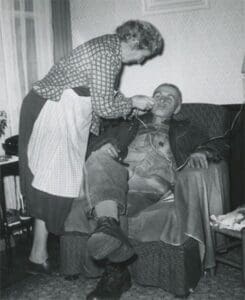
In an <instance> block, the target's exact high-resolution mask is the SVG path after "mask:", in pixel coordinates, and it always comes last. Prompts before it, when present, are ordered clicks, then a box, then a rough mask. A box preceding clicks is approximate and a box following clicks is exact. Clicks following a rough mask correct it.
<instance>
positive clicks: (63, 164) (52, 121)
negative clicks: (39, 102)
mask: <svg viewBox="0 0 245 300" xmlns="http://www.w3.org/2000/svg"><path fill="white" fill-rule="evenodd" d="M91 118H92V109H91V100H90V97H81V96H78V95H77V94H76V93H75V92H74V91H73V90H72V89H69V90H65V91H64V93H63V94H62V96H61V99H60V101H58V102H56V101H47V102H46V103H45V105H44V107H43V108H42V110H41V112H40V114H39V116H38V118H37V120H36V122H35V124H34V127H33V131H32V134H31V137H30V140H29V144H28V162H29V167H30V169H31V171H32V173H33V175H34V179H33V182H32V186H33V187H35V188H36V189H38V190H41V191H44V192H46V193H49V194H52V195H57V196H63V197H73V198H74V197H77V196H78V194H79V190H80V187H81V182H82V180H83V165H84V161H85V154H86V150H87V143H88V135H89V129H90V125H91Z"/></svg>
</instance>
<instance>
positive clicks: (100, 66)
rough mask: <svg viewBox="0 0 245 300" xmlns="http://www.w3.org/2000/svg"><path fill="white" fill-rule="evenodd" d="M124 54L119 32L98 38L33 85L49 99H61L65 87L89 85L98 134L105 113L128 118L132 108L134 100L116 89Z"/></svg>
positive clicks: (93, 121)
mask: <svg viewBox="0 0 245 300" xmlns="http://www.w3.org/2000/svg"><path fill="white" fill-rule="evenodd" d="M121 56H122V55H121V46H120V40H119V38H118V36H117V35H115V34H112V35H103V36H100V37H97V38H94V39H92V40H90V41H88V42H86V43H84V44H82V45H80V46H78V47H77V48H75V49H74V50H73V51H72V52H71V54H70V55H69V56H67V57H64V58H62V59H61V60H60V61H59V62H58V63H56V64H55V65H54V66H53V67H52V68H51V69H50V71H49V73H48V74H47V75H46V76H45V77H44V78H43V79H42V80H40V81H37V82H36V83H35V84H34V85H33V89H34V91H35V92H36V93H37V94H38V95H40V96H42V97H43V98H45V99H49V100H54V101H59V100H60V98H61V95H62V93H63V91H64V90H65V89H69V88H74V87H85V89H86V88H88V90H89V94H90V96H91V103H92V111H93V115H92V123H91V128H90V131H91V132H92V133H94V134H95V135H98V134H99V128H100V118H101V117H102V118H107V119H114V118H118V117H123V118H126V116H127V115H128V114H129V113H130V112H131V109H132V101H131V100H130V99H129V98H126V97H125V96H124V95H123V94H122V93H121V92H120V91H115V89H114V87H115V83H116V80H117V76H118V75H119V73H120V71H121V68H122V57H121Z"/></svg>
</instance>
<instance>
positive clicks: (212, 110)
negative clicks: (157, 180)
mask: <svg viewBox="0 0 245 300" xmlns="http://www.w3.org/2000/svg"><path fill="white" fill-rule="evenodd" d="M176 118H177V119H178V120H186V119H188V120H190V121H191V122H192V123H193V124H195V125H196V126H199V127H200V128H202V130H204V131H205V133H206V134H207V135H208V136H209V137H210V138H214V137H215V138H216V139H217V141H218V142H219V139H220V137H222V136H223V135H224V134H226V140H227V141H228V143H229V135H228V133H229V131H228V129H229V128H230V125H231V120H230V114H229V111H228V110H227V109H226V108H225V107H223V106H219V105H213V104H202V103H191V104H189V103H186V104H183V105H182V108H181V111H180V113H179V114H178V115H176ZM220 140H221V139H220ZM190 142H191V141H190ZM228 152H229V151H227V153H228ZM228 154H229V153H228ZM228 160H229V157H228V156H226V157H225V159H222V160H221V161H216V162H215V161H214V162H211V163H210V164H209V167H208V169H191V168H187V167H183V169H181V170H180V171H179V173H178V177H177V182H176V185H175V190H174V199H169V200H168V201H162V202H161V201H158V202H154V203H153V202H151V199H144V201H143V199H142V203H143V202H144V203H148V204H147V205H144V206H143V207H142V210H140V211H139V210H135V209H132V210H131V211H130V209H128V214H127V216H126V219H127V222H124V221H125V217H124V218H122V220H121V223H122V224H124V223H125V224H127V228H126V226H123V228H124V229H125V230H126V231H127V233H128V235H129V237H130V239H131V242H132V244H133V245H134V247H135V250H136V253H137V258H136V259H135V260H134V261H133V262H132V263H131V264H130V271H131V275H132V278H133V280H134V281H135V282H136V283H138V284H141V285H145V286H156V287H160V288H163V289H164V290H166V291H168V292H171V293H173V294H175V295H177V296H186V295H188V294H189V293H190V292H191V290H193V289H194V288H195V287H196V285H197V284H198V281H199V279H200V277H201V276H202V274H203V271H205V270H209V269H212V268H214V267H215V249H214V246H213V241H212V235H211V229H210V225H209V218H210V215H212V214H215V215H217V214H223V213H226V212H228V211H229V207H230V200H229V194H230V192H229V182H230V179H229V164H228ZM136 196H137V195H136ZM141 197H142V195H138V197H136V198H137V199H136V200H137V201H138V200H139V201H141ZM134 201H135V195H130V193H129V195H128V202H129V203H134ZM147 201H148V202H147ZM129 207H133V205H132V206H130V205H129ZM82 214H84V212H83V209H82V206H81V201H80V200H79V199H76V200H74V203H73V208H72V211H71V213H70V215H69V216H68V218H67V220H66V223H65V230H64V234H63V235H62V236H61V238H60V251H61V272H62V273H63V274H64V275H65V276H69V277H70V276H77V275H79V274H81V275H85V276H88V277H97V276H100V274H101V273H102V271H103V270H102V268H100V267H98V266H97V265H95V264H94V262H93V261H92V260H91V258H90V257H89V256H88V253H87V251H86V241H87V239H88V236H89V234H90V233H91V232H92V231H93V229H94V227H95V224H94V223H93V221H88V223H87V224H82V226H81V224H79V221H80V219H79V216H81V215H82ZM142 216H144V218H147V222H145V223H144V224H143V225H142V226H145V227H143V228H141V231H140V232H136V231H135V224H138V226H137V228H139V227H140V226H139V222H141V220H142ZM81 219H84V218H81ZM156 219H158V220H160V222H161V226H159V222H158V228H155V227H154V220H156ZM74 220H76V221H74ZM137 222H138V223H137ZM140 225H141V224H140ZM80 228H83V232H82V231H81V230H80ZM84 228H86V230H85V231H84ZM219 242H220V244H222V243H223V241H222V239H220V241H219Z"/></svg>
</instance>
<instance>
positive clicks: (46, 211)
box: [19, 21, 163, 273]
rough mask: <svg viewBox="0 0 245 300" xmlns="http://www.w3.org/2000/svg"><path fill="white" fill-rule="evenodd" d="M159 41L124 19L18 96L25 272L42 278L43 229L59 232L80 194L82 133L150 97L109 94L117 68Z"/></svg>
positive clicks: (145, 26)
mask: <svg viewBox="0 0 245 300" xmlns="http://www.w3.org/2000/svg"><path fill="white" fill-rule="evenodd" d="M162 48H163V39H162V37H161V34H160V33H159V32H158V30H157V29H156V28H155V27H154V26H153V25H152V24H150V23H147V22H144V21H128V22H126V23H124V24H123V25H121V26H119V27H118V28H117V29H116V33H115V34H110V35H104V36H100V37H97V38H94V39H92V40H90V41H88V42H86V43H84V44H82V45H80V46H78V47H77V48H76V49H74V50H73V51H72V52H71V53H70V55H69V56H67V57H64V58H63V59H61V60H60V61H59V62H58V63H57V64H55V65H54V66H53V67H52V68H51V70H50V71H49V73H48V74H47V75H46V76H45V77H44V78H43V79H42V80H40V81H38V82H36V83H35V84H34V85H33V88H32V90H31V91H30V93H29V94H28V95H27V96H26V97H25V99H24V101H23V104H22V109H21V115H20V130H19V159H20V179H21V191H22V194H23V197H24V199H25V202H26V204H27V209H28V211H29V213H30V215H31V216H32V217H34V218H35V227H34V239H33V245H32V249H31V254H30V257H29V272H32V273H38V272H42V273H48V272H49V271H50V266H49V263H48V260H47V259H48V253H47V237H48V232H52V233H54V234H60V233H61V232H62V230H63V224H64V220H65V219H66V217H67V214H68V213H69V211H70V208H71V204H72V201H73V199H74V198H77V197H78V195H79V192H81V186H82V182H83V164H84V160H85V153H86V149H87V141H88V135H89V131H91V132H92V133H94V134H95V135H99V132H100V118H108V119H110V118H119V117H123V118H127V116H128V115H130V114H131V113H132V111H133V110H134V109H135V108H137V109H138V110H141V111H146V110H149V109H151V107H152V105H153V102H152V99H151V98H149V97H147V96H143V95H135V96H132V97H130V98H127V97H125V96H124V95H123V94H122V93H121V92H120V91H118V90H115V88H116V82H118V75H119V74H120V72H121V69H122V66H123V65H124V64H133V63H135V64H141V63H143V62H144V61H145V60H146V59H147V58H149V57H152V56H155V55H157V54H160V53H161V51H162Z"/></svg>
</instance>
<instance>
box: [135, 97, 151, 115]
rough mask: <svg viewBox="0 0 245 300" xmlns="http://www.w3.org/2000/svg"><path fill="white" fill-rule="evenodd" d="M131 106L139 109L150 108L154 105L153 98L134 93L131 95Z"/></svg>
mask: <svg viewBox="0 0 245 300" xmlns="http://www.w3.org/2000/svg"><path fill="white" fill-rule="evenodd" d="M131 99H132V103H133V107H134V108H138V109H139V110H143V111H144V110H151V109H152V107H153V105H154V100H153V98H151V97H147V96H144V95H135V96H133V97H131Z"/></svg>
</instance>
